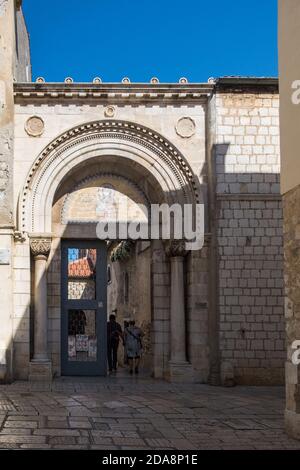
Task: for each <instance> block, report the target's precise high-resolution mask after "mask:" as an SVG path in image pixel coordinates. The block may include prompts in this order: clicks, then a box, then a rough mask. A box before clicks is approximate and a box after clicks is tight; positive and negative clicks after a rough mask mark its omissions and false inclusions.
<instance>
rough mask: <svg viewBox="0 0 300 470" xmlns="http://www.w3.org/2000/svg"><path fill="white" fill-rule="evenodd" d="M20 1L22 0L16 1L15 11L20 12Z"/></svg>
mask: <svg viewBox="0 0 300 470" xmlns="http://www.w3.org/2000/svg"><path fill="white" fill-rule="evenodd" d="M22 1H23V0H16V7H17V10H20V8H21V6H22Z"/></svg>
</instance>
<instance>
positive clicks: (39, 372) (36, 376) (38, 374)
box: [28, 361, 52, 382]
mask: <svg viewBox="0 0 300 470" xmlns="http://www.w3.org/2000/svg"><path fill="white" fill-rule="evenodd" d="M28 380H29V381H30V382H51V381H52V364H51V362H50V361H45V362H41V361H31V362H30V363H29V376H28Z"/></svg>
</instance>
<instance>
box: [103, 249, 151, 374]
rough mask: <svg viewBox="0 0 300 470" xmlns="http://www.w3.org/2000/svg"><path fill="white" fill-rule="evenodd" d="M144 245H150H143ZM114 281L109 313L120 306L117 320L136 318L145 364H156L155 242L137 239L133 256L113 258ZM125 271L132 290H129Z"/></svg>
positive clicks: (120, 359)
mask: <svg viewBox="0 0 300 470" xmlns="http://www.w3.org/2000/svg"><path fill="white" fill-rule="evenodd" d="M143 245H146V247H145V248H144V249H143V248H142V247H143ZM108 258H109V259H108V264H109V265H110V267H111V282H110V283H109V284H108V286H107V314H108V315H109V314H110V313H112V312H113V310H115V309H117V321H118V322H119V323H120V324H121V326H122V328H123V326H124V320H128V319H134V320H135V322H136V325H137V326H139V327H140V328H142V330H143V332H144V335H145V336H144V337H143V358H142V363H141V366H142V367H143V368H145V369H147V370H152V368H153V351H152V345H151V338H150V333H151V246H150V243H146V242H144V243H143V242H137V243H136V245H135V247H134V248H133V249H132V254H131V256H130V258H128V259H127V260H123V261H114V262H111V261H110V253H108ZM125 275H127V279H128V291H127V294H126V293H125ZM119 363H120V364H122V363H123V347H120V348H119Z"/></svg>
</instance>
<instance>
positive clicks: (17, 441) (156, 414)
mask: <svg viewBox="0 0 300 470" xmlns="http://www.w3.org/2000/svg"><path fill="white" fill-rule="evenodd" d="M131 379H132V380H131ZM283 415H284V389H283V388H281V387H235V388H222V387H210V386H208V385H200V384H194V385H193V384H190V385H173V384H169V383H167V382H162V381H156V380H153V379H150V378H144V377H140V378H135V377H134V378H129V379H128V378H127V377H118V376H115V377H113V378H111V377H109V378H81V379H78V378H60V379H56V380H54V381H53V383H52V384H42V383H29V382H14V383H13V384H11V385H0V448H3V449H99V450H109V449H111V450H114V449H124V450H125V449H126V450H131V449H147V450H149V449H153V450H159V449H165V450H167V449H168V450H190V449H192V450H201V449H203V450H205V449H207V450H210V449H300V441H296V440H293V439H290V438H289V437H288V436H287V435H286V434H285V431H284V423H283Z"/></svg>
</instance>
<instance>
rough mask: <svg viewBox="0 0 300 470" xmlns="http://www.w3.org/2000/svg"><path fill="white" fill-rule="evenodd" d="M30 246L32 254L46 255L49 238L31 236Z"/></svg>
mask: <svg viewBox="0 0 300 470" xmlns="http://www.w3.org/2000/svg"><path fill="white" fill-rule="evenodd" d="M30 248H31V252H32V254H33V256H39V255H43V256H48V255H49V253H50V250H51V238H32V239H31V240H30Z"/></svg>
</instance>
